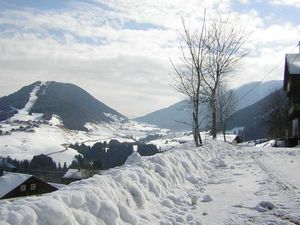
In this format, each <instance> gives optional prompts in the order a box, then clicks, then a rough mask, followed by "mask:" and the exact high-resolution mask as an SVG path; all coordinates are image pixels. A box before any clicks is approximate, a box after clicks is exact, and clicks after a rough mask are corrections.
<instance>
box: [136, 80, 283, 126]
mask: <svg viewBox="0 0 300 225" xmlns="http://www.w3.org/2000/svg"><path fill="white" fill-rule="evenodd" d="M282 85H283V82H282V81H281V80H272V81H267V82H264V83H261V84H259V82H252V83H249V84H245V85H243V86H241V87H239V88H236V89H233V91H234V96H235V98H236V99H241V98H242V100H241V101H239V102H238V104H237V106H236V111H239V110H241V109H243V108H245V107H248V106H250V105H252V104H254V103H256V102H258V101H260V100H261V99H263V98H265V97H266V96H268V95H269V94H270V93H272V92H273V91H275V90H277V89H279V88H281V87H282ZM254 88H255V89H254ZM252 89H253V91H251V92H249V91H250V90H252ZM200 108H202V111H204V113H202V114H201V115H200V117H201V119H202V120H203V122H202V124H201V127H202V128H205V127H206V126H207V125H208V123H209V121H208V120H205V118H203V116H202V115H203V114H205V112H207V111H208V109H207V106H205V105H202V106H201V107H200ZM134 120H136V121H138V122H146V123H149V124H154V125H157V126H158V127H160V128H168V129H171V130H177V131H181V130H190V129H191V127H190V126H189V125H187V124H186V123H190V122H191V111H190V107H189V102H188V101H186V100H184V101H180V102H178V103H175V104H173V105H171V106H169V107H167V108H164V109H160V110H157V111H155V112H152V113H149V114H147V115H145V116H142V117H138V118H135V119H134Z"/></svg>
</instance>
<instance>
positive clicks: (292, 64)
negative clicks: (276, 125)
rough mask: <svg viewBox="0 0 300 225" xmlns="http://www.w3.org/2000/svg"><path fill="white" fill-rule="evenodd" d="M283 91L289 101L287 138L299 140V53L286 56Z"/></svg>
mask: <svg viewBox="0 0 300 225" xmlns="http://www.w3.org/2000/svg"><path fill="white" fill-rule="evenodd" d="M283 89H284V91H285V92H286V94H287V97H288V99H289V111H288V117H289V121H290V126H289V127H290V129H289V130H288V131H287V136H288V137H293V138H296V139H298V141H299V139H300V53H299V54H286V56H285V68H284V84H283Z"/></svg>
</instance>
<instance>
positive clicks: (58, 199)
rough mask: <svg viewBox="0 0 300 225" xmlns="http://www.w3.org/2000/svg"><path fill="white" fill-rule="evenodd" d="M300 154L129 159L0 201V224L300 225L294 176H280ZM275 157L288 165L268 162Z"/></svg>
mask: <svg viewBox="0 0 300 225" xmlns="http://www.w3.org/2000/svg"><path fill="white" fill-rule="evenodd" d="M288 152H293V153H288ZM299 156H300V151H299V149H289V150H287V149H275V148H268V149H265V148H263V149H259V148H257V147H252V148H250V147H240V146H237V147H236V146H231V145H229V144H226V143H222V142H213V141H209V142H208V143H206V144H205V145H204V146H203V147H201V148H194V147H193V144H192V143H191V142H190V143H185V144H182V145H179V146H177V147H175V148H174V149H173V150H170V151H167V152H164V153H161V154H157V155H155V156H151V157H140V156H139V155H138V154H137V153H133V155H131V156H130V158H129V159H128V160H127V162H126V164H125V165H124V166H122V167H118V168H114V169H111V170H109V171H107V172H105V173H104V174H103V175H95V176H94V177H92V178H89V179H87V180H82V181H79V182H75V183H72V184H71V185H69V186H67V187H64V188H62V189H61V190H58V191H56V192H53V193H50V194H46V195H43V196H36V197H27V198H24V199H16V200H13V201H9V200H3V201H0V221H2V222H1V225H2V224H3V225H8V224H13V225H21V224H22V225H27V224H28V225H29V224H30V225H35V224H48V225H52V224H53V225H71V224H72V225H73V224H74V225H75V224H76V225H77V224H101V225H117V224H118V225H123V224H124V225H125V224H126V225H128V224H136V225H142V224H143V225H144V224H146V225H147V224H158V225H171V224H177V225H179V224H182V225H183V224H189V225H200V224H202V225H204V224H207V225H215V224H226V225H229V224H233V225H235V224H236V225H238V224H239V225H240V224H249V225H250V224H259V225H267V224H268V225H271V224H272V225H292V224H300V201H299V200H300V198H299V197H300V193H299V186H298V182H299V176H296V177H294V175H293V174H292V173H291V174H290V175H288V176H286V174H284V173H283V172H282V171H285V169H284V168H285V166H286V165H285V163H286V162H287V161H288V160H289V162H290V163H293V166H295V167H293V168H294V169H297V171H299V169H300V157H299ZM286 157H287V158H286ZM278 158H286V160H287V161H279V162H278V163H277V164H273V162H277V159H278ZM291 160H293V162H291ZM291 178H293V180H292V181H291Z"/></svg>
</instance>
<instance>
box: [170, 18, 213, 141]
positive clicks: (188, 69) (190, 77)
mask: <svg viewBox="0 0 300 225" xmlns="http://www.w3.org/2000/svg"><path fill="white" fill-rule="evenodd" d="M205 24H206V20H205V14H204V20H203V23H202V27H201V29H196V30H194V31H192V32H191V31H190V30H189V28H188V27H187V26H186V24H185V21H184V19H182V26H183V33H181V34H180V39H181V43H180V51H181V58H180V62H179V63H178V64H176V65H175V64H174V63H173V61H172V60H171V63H172V66H173V68H174V74H172V75H171V76H172V78H173V79H174V84H173V86H174V88H175V89H176V90H177V91H178V92H180V93H182V94H184V95H185V96H187V97H188V99H189V101H190V103H191V107H192V124H191V125H192V128H193V135H194V141H195V144H196V146H200V145H202V138H201V135H200V121H199V112H200V110H199V106H200V102H201V97H200V93H201V88H202V85H203V82H202V77H203V75H204V72H205V70H204V61H205V58H206V56H207V54H208V48H207V47H206V46H207V45H208V43H207V40H208V39H207V32H206V27H205Z"/></svg>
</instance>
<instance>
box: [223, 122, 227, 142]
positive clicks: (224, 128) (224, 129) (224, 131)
mask: <svg viewBox="0 0 300 225" xmlns="http://www.w3.org/2000/svg"><path fill="white" fill-rule="evenodd" d="M223 138H224V142H227V141H226V127H225V125H224V127H223Z"/></svg>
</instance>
